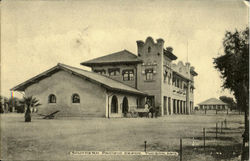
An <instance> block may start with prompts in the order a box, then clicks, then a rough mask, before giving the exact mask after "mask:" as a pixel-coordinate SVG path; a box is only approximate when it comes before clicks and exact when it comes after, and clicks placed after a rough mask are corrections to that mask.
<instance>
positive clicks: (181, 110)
mask: <svg viewBox="0 0 250 161" xmlns="http://www.w3.org/2000/svg"><path fill="white" fill-rule="evenodd" d="M183 112H184V111H183V101H181V114H183Z"/></svg>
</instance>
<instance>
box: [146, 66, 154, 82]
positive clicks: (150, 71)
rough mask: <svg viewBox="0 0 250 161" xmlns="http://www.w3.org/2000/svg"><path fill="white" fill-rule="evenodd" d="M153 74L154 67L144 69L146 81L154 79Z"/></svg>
mask: <svg viewBox="0 0 250 161" xmlns="http://www.w3.org/2000/svg"><path fill="white" fill-rule="evenodd" d="M148 74H150V75H148ZM153 75H154V69H153V68H149V69H145V76H146V77H145V80H146V81H152V80H154V79H153ZM150 76H151V77H150ZM149 78H151V79H149Z"/></svg>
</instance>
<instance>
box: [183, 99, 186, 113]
mask: <svg viewBox="0 0 250 161" xmlns="http://www.w3.org/2000/svg"><path fill="white" fill-rule="evenodd" d="M183 113H184V114H186V102H185V101H183Z"/></svg>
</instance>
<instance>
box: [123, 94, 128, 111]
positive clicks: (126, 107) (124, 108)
mask: <svg viewBox="0 0 250 161" xmlns="http://www.w3.org/2000/svg"><path fill="white" fill-rule="evenodd" d="M122 113H128V99H127V97H124V98H123V101H122Z"/></svg>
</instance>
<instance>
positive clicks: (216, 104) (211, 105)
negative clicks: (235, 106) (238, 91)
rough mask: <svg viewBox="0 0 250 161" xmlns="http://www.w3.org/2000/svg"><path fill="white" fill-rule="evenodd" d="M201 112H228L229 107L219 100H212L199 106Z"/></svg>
mask: <svg viewBox="0 0 250 161" xmlns="http://www.w3.org/2000/svg"><path fill="white" fill-rule="evenodd" d="M198 105H199V109H200V110H205V109H207V110H216V109H217V110H226V109H228V105H227V104H226V103H224V102H223V101H221V100H219V99H217V98H210V99H207V100H205V101H203V102H201V103H199V104H198Z"/></svg>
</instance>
